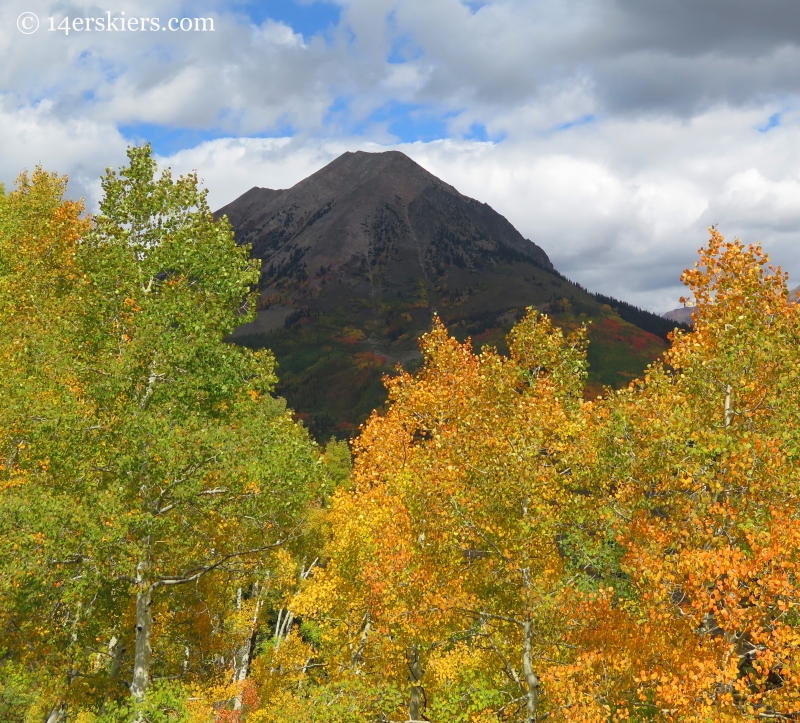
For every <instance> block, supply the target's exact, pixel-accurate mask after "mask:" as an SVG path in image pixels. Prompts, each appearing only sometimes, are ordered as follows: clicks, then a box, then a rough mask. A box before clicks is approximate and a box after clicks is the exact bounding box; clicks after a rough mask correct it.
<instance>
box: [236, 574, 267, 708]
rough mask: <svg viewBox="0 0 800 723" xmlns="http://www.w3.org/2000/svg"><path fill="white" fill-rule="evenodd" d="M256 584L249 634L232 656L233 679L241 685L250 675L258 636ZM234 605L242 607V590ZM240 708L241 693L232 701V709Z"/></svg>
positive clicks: (259, 603)
mask: <svg viewBox="0 0 800 723" xmlns="http://www.w3.org/2000/svg"><path fill="white" fill-rule="evenodd" d="M259 592H260V590H259V586H258V583H255V588H254V593H255V596H256V604H255V609H254V610H253V622H252V624H251V625H250V632H249V635H248V636H247V638H246V639H245V641H244V642H243V643H242V645H241V647H240V648H239V650H238V651H237V654H236V655H235V656H234V677H235V679H236V682H237V683H243V682H244V681H245V680H247V676H248V675H250V664H251V663H252V662H253V653H255V649H256V637H257V635H258V613H259V611H260V609H261V597H260V594H259ZM236 598H237V599H236V605H237V607H238V608H239V609H241V607H242V590H241V588H240V589H239V592H238V594H237V596H236ZM241 707H242V691H241V690H240V691H239V694H238V695H237V696H236V699H235V700H234V701H233V709H234V710H241Z"/></svg>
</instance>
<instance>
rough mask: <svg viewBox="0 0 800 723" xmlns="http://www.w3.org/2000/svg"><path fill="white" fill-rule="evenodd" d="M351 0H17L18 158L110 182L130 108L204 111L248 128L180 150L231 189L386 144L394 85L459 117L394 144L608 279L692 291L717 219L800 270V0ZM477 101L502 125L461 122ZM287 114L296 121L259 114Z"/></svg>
mask: <svg viewBox="0 0 800 723" xmlns="http://www.w3.org/2000/svg"><path fill="white" fill-rule="evenodd" d="M338 2H339V4H340V5H341V22H340V24H339V25H338V27H335V28H332V29H330V30H329V31H328V32H327V34H326V35H325V36H324V37H323V35H316V36H311V37H309V36H308V34H306V36H305V38H304V36H303V35H301V34H300V33H299V32H297V31H296V30H295V29H294V28H292V27H291V26H290V24H289V23H288V22H281V21H279V20H275V19H272V20H270V19H267V20H264V21H263V22H260V23H259V24H256V23H253V22H250V21H249V20H247V19H243V18H242V16H241V14H240V11H239V8H240V7H241V4H233V3H232V2H231V3H228V2H226V1H223V0H202V1H200V2H198V3H196V4H194V5H192V6H191V13H189V11H188V10H187V11H186V12H182V8H183V9H185V8H188V7H189V6H186V5H185V3H182V2H180V0H137V3H136V14H137V15H140V16H150V17H160V18H162V19H166V18H168V17H171V16H178V17H180V16H181V15H185V14H191V15H198V14H199V15H203V16H209V17H214V20H215V28H216V29H215V32H214V33H170V32H158V33H146V34H142V33H95V34H90V33H83V34H79V33H71V34H70V35H69V36H68V37H65V36H63V35H62V34H59V33H50V32H49V31H47V30H46V29H40V31H39V32H38V33H36V34H34V35H30V36H26V35H23V34H21V33H19V32H18V31H17V30H16V27H15V21H16V17H17V16H18V15H19V13H21V12H23V11H31V10H32V9H33V10H35V12H37V13H38V14H39V16H40V18H42V19H46V18H47V17H49V16H51V15H52V16H57V17H62V16H64V15H67V14H69V15H71V16H73V17H74V16H81V17H87V16H98V15H101V14H102V13H103V11H104V10H105V8H102V9H101V8H100V7H98V6H95V5H94V4H93V3H92V2H82V1H78V2H50V1H46V2H41V3H40V4H39V5H37V6H36V7H35V8H32V7H31V4H30V2H27V1H25V0H5V2H3V3H2V5H0V148H2V151H3V152H2V154H0V180H3V181H5V182H6V183H8V182H10V181H13V178H14V176H15V175H16V174H17V173H18V172H19V170H21V169H22V168H23V167H28V168H31V167H33V166H34V165H35V164H36V163H38V162H42V163H43V164H44V165H45V166H46V167H48V168H51V169H55V170H59V171H61V172H67V173H69V174H70V176H71V179H72V182H71V187H70V188H71V192H73V193H74V194H76V195H87V196H88V197H89V200H90V203H95V202H96V194H97V192H98V187H99V183H98V181H97V179H98V178H99V176H100V174H101V173H102V171H103V169H104V168H105V167H106V166H108V165H119V164H120V163H122V162H124V160H125V156H124V150H125V145H126V139H125V138H123V136H122V134H121V133H120V131H119V130H118V129H119V128H120V127H124V126H127V125H136V124H155V125H160V126H163V127H166V128H177V129H195V130H199V131H203V130H205V131H208V132H213V133H216V134H220V133H224V134H225V135H228V136H230V137H227V138H220V139H218V140H212V141H207V142H204V143H200V144H199V145H197V146H196V147H195V148H190V149H186V150H183V151H180V152H179V153H176V154H173V155H171V156H170V157H169V158H167V159H165V160H166V162H168V163H170V164H172V165H173V166H174V167H175V169H176V170H178V171H187V170H191V169H192V168H197V170H198V171H199V173H200V175H201V176H202V177H204V178H205V180H206V183H207V185H208V187H209V188H210V191H211V194H210V199H211V203H212V205H213V206H214V207H219V206H221V205H223V204H224V203H226V202H228V201H230V200H232V199H233V198H235V197H236V196H238V195H239V194H241V193H242V192H244V191H245V190H247V189H248V188H250V187H251V186H253V185H260V186H269V187H285V186H289V185H292V184H293V183H296V182H297V181H299V180H301V179H302V178H303V177H305V176H307V175H309V174H310V173H311V172H313V171H315V170H317V169H318V168H319V167H321V166H322V165H324V164H325V163H327V162H328V161H330V160H332V159H333V158H334V157H335V156H337V155H338V154H339V153H341V152H343V151H345V150H355V149H357V148H361V149H364V150H380V149H381V148H382V147H380V146H378V145H376V142H382V143H388V142H390V141H391V139H392V135H391V133H390V132H389V131H390V125H391V122H392V120H393V119H392V118H391V117H390V118H389V119H388V120H387V119H383V120H381V121H376V120H375V118H374V117H373V114H374V111H375V109H376V108H382V107H383V108H385V107H388V106H387V104H389V103H390V101H394V103H395V105H397V104H407V106H408V107H409V108H412V109H414V108H421V109H422V111H421V112H420V113H419V118H421V119H422V121H420V122H421V123H423V124H424V119H425V117H426V116H425V113H426V112H429V113H430V114H432V115H433V117H434V120H437V118H438V121H437V122H440V123H444V124H445V125H446V127H447V129H448V132H449V134H450V135H451V136H452V137H451V138H450V139H449V140H442V141H436V142H432V143H408V144H399V145H395V146H393V147H396V148H399V149H400V150H403V151H405V152H406V153H408V154H409V155H410V156H412V157H413V158H415V159H416V160H418V161H419V162H420V163H422V165H424V166H425V167H426V168H428V169H429V170H430V171H432V172H433V173H435V174H436V175H438V176H440V177H442V178H443V179H444V180H446V181H447V182H449V183H451V184H453V185H455V186H456V187H457V188H459V190H461V191H462V192H464V193H466V194H468V195H470V196H473V197H475V198H478V199H480V200H482V201H486V202H488V203H490V204H491V205H492V206H493V207H494V208H496V209H497V210H498V211H499V212H501V213H503V214H504V215H505V216H507V217H508V218H509V220H510V221H511V222H512V223H514V225H516V226H517V227H518V228H519V229H520V231H521V232H522V233H523V234H524V235H526V236H528V237H530V238H531V239H532V240H534V241H536V242H537V243H539V244H540V245H541V246H542V247H543V248H545V250H546V251H547V252H548V254H550V256H551V257H552V259H553V261H554V263H555V264H556V266H557V267H558V268H559V269H561V270H562V271H563V272H564V273H566V274H567V275H569V276H571V277H572V278H574V279H575V280H577V281H579V282H581V283H583V284H584V285H586V286H588V287H590V288H592V289H596V290H601V291H604V292H607V293H611V294H614V295H616V296H619V297H621V298H624V299H626V300H629V301H632V302H634V303H638V304H640V305H642V306H645V307H648V308H652V309H655V310H659V311H663V310H666V309H668V308H671V307H673V306H675V305H676V303H677V302H676V300H677V297H678V296H679V295H680V294H681V293H682V287H681V286H680V285H679V283H678V281H677V279H678V275H679V273H680V271H681V269H682V268H683V267H685V266H686V265H689V264H691V263H693V261H694V259H695V250H696V249H697V248H698V247H699V246H700V245H701V244H702V243H704V241H705V237H706V232H705V226H707V225H709V224H714V223H718V224H719V226H720V229H721V230H722V231H723V233H725V234H726V235H729V236H734V235H737V234H738V235H741V236H742V237H743V238H744V240H745V241H752V240H761V241H763V242H764V245H765V247H766V248H767V250H768V251H769V252H770V253H771V255H772V257H773V259H774V260H775V261H776V262H777V263H781V264H783V265H784V266H785V267H786V268H787V269H788V270H789V271H790V272H791V273H792V274H793V275H794V276H797V277H800V246H799V245H798V244H797V234H798V232H800V200H798V199H800V143H798V141H800V112H798V111H796V110H794V109H795V108H798V107H800V103H799V102H798V100H800V80H799V79H800V76H798V74H797V73H796V72H795V70H794V68H795V67H796V66H797V61H798V56H799V55H800V40H798V38H797V37H796V28H797V21H798V20H800V5H798V4H797V3H796V0H775V1H774V2H771V3H769V4H768V5H764V4H757V3H756V4H753V3H752V1H751V0H730V2H728V4H727V5H726V12H725V13H724V14H723V15H720V14H719V12H718V3H717V1H716V0H691V1H690V0H672V2H670V3H663V2H660V0H567V1H566V2H565V1H564V0H495V1H494V2H487V3H483V4H478V5H475V4H473V6H472V7H468V5H467V4H465V3H463V2H460V1H459V0H338ZM112 4H113V6H114V7H113V9H112V11H113V12H114V13H120V12H121V11H123V10H127V11H128V13H129V14H130V12H131V10H132V6H128V7H126V6H125V0H114V2H113V3H112ZM234 10H235V12H234ZM201 11H202V12H201ZM45 23H46V21H45ZM390 57H391V59H392V62H389V58H390ZM402 60H405V62H398V61H402ZM335 102H336V105H335V106H334V105H333V104H334V103H335ZM770 119H772V120H770ZM476 124H477V125H478V126H483V127H485V128H486V131H487V134H488V137H489V138H494V139H498V138H505V140H502V141H501V142H498V143H480V142H477V141H467V140H459V138H463V137H465V136H466V137H469V136H470V135H471V134H472V131H473V130H474V127H475V125H476ZM770 126H774V127H771V128H770ZM286 128H291V129H292V132H293V133H294V136H293V137H292V138H288V137H287V138H279V139H275V138H261V137H252V136H262V135H270V134H275V133H284V132H285V129H286ZM759 128H761V129H762V130H765V131H766V130H768V132H759V130H758V129H759ZM795 249H798V250H795Z"/></svg>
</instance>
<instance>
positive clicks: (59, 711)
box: [47, 703, 67, 723]
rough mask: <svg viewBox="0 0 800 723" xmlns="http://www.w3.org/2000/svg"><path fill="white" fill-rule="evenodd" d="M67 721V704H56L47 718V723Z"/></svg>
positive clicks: (63, 722)
mask: <svg viewBox="0 0 800 723" xmlns="http://www.w3.org/2000/svg"><path fill="white" fill-rule="evenodd" d="M66 720H67V704H66V703H57V704H56V705H55V707H54V708H53V710H51V711H50V715H48V716H47V723H65V721H66Z"/></svg>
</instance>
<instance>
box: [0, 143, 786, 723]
mask: <svg viewBox="0 0 800 723" xmlns="http://www.w3.org/2000/svg"><path fill="white" fill-rule="evenodd" d="M65 184H66V180H65V179H64V178H62V177H59V176H57V175H55V174H50V173H46V172H44V171H43V170H41V169H37V170H36V171H35V172H34V173H33V174H32V175H30V176H28V175H26V174H23V175H22V176H21V177H20V178H19V180H18V184H17V188H16V190H14V191H11V192H8V193H2V194H0V396H2V399H3V404H2V405H1V406H0V631H2V635H0V720H3V721H9V722H17V721H19V722H20V723H21V722H23V721H24V722H25V723H28V722H33V721H47V723H67V722H70V723H71V722H72V721H75V722H76V723H77V722H80V723H123V722H126V723H127V722H131V721H139V722H145V721H148V722H150V723H167V722H168V721H169V722H172V721H176V722H177V721H181V722H183V721H186V722H188V721H192V722H193V723H238V722H239V721H241V722H242V723H244V722H245V721H246V722H248V723H289V722H295V721H309V722H312V721H313V722H315V723H355V722H356V721H359V722H360V721H375V722H376V723H377V722H379V721H381V722H385V721H396V722H400V721H433V722H437V723H451V722H458V721H463V722H464V723H467V722H469V723H478V722H480V723H489V722H490V721H492V722H496V721H508V722H511V721H518V722H520V723H521V722H523V721H524V722H525V723H534V722H536V721H544V720H547V721H554V722H555V721H558V722H563V723H573V722H576V721H577V722H579V723H623V722H624V723H649V722H655V721H662V722H664V723H678V722H679V721H680V722H681V723H684V722H691V723H723V722H724V723H733V722H739V721H741V722H744V721H756V720H776V721H791V720H796V719H797V718H798V717H800V616H799V613H800V610H799V609H798V604H800V578H799V577H798V575H799V573H800V558H799V555H800V553H798V550H800V525H799V524H798V519H797V517H798V503H799V502H800V497H799V495H800V476H799V475H798V460H799V459H800V431H798V409H800V392H799V391H798V384H797V379H798V375H800V344H799V343H798V337H799V336H800V305H797V304H791V303H789V302H788V300H787V299H788V291H787V286H786V276H785V274H783V273H782V272H781V271H780V270H779V269H773V268H772V267H771V266H769V265H768V259H767V257H766V256H765V254H764V253H763V252H762V250H761V248H760V247H757V246H747V247H746V246H744V245H743V244H742V243H741V242H739V241H734V242H726V241H725V240H724V239H723V237H722V236H721V235H720V234H719V233H718V232H717V231H715V230H712V232H711V237H710V240H709V241H708V244H707V245H706V246H705V247H704V248H703V249H702V250H701V258H700V261H699V263H698V265H697V266H696V267H694V268H692V269H690V270H688V271H686V272H685V273H684V275H683V280H684V282H685V283H686V285H687V286H688V287H689V289H690V292H691V300H692V301H693V302H694V303H695V304H696V320H695V324H694V327H693V329H692V331H690V332H688V331H681V330H679V331H676V332H675V333H674V335H673V336H672V337H671V339H670V348H669V350H668V351H667V353H666V354H665V355H664V358H663V360H661V361H657V362H655V363H653V364H652V365H650V366H649V367H648V368H647V369H646V370H645V372H644V374H643V375H642V376H641V378H639V379H636V380H634V381H632V382H631V383H630V384H629V385H628V386H627V387H625V388H623V389H620V390H616V391H613V390H607V391H605V392H604V393H603V394H602V395H601V396H597V397H594V398H592V399H591V400H589V401H586V400H585V395H584V389H585V382H586V376H587V365H588V362H587V359H589V358H591V354H592V347H591V342H590V341H587V337H588V334H587V329H586V327H585V326H582V325H580V324H577V323H576V324H573V325H571V326H569V325H564V326H565V328H561V327H559V326H558V325H557V324H555V323H554V321H553V320H552V319H551V315H550V314H545V313H542V312H541V311H540V310H537V309H535V308H530V309H528V310H527V312H526V313H525V315H524V316H523V317H522V318H521V319H520V320H519V321H517V322H516V323H514V325H513V328H512V329H511V331H510V332H509V334H508V335H507V337H506V339H505V345H504V348H505V350H506V353H504V352H502V351H498V350H497V349H496V348H484V349H483V350H482V351H477V350H476V349H475V348H474V346H473V345H472V344H471V343H467V342H463V341H459V340H458V339H457V338H455V337H454V336H453V335H452V334H451V332H450V330H448V328H447V327H446V325H445V324H444V323H443V321H442V320H441V319H440V318H438V317H437V318H435V319H434V322H433V326H432V328H431V329H430V331H429V332H428V333H426V334H425V335H424V336H423V337H422V339H421V342H420V345H421V354H422V363H421V366H419V368H418V369H417V370H416V371H414V372H402V373H398V374H397V375H395V376H393V377H387V378H386V380H385V383H386V386H387V392H388V402H387V403H386V405H385V408H384V409H383V410H382V411H381V412H380V413H378V412H373V413H372V415H371V416H370V417H369V420H368V421H367V423H366V425H364V427H363V428H362V429H360V430H359V432H358V434H357V435H356V436H355V437H354V439H353V440H352V442H351V445H350V447H349V448H348V446H347V444H346V443H344V442H331V443H330V444H329V445H328V446H327V447H325V448H322V447H320V446H318V444H317V443H316V442H314V441H313V440H312V439H311V438H310V436H309V434H308V432H307V431H306V429H305V428H304V427H303V426H301V425H299V424H298V423H296V422H295V421H293V418H292V415H291V412H290V411H289V410H288V409H287V408H286V405H285V403H284V402H283V401H282V400H281V399H279V398H277V397H275V396H274V389H275V385H276V381H277V379H276V375H275V372H274V359H273V357H272V355H271V354H270V353H269V352H267V351H251V350H249V349H247V348H244V347H240V346H237V345H235V344H232V343H230V342H229V341H226V339H228V335H229V334H230V333H231V332H232V331H233V329H234V328H235V327H236V326H237V325H238V324H241V323H243V322H250V321H252V320H253V318H254V309H255V305H256V298H255V295H254V293H253V291H252V289H253V288H254V287H255V284H256V283H257V281H258V278H259V274H260V270H259V264H258V261H257V260H255V261H254V260H253V259H251V257H250V254H249V250H248V249H247V248H246V247H242V246H238V245H237V244H236V242H235V240H234V235H233V232H232V229H231V227H230V225H229V224H228V222H227V221H226V220H224V219H222V220H214V217H213V216H212V214H211V213H210V211H209V209H208V207H207V204H206V201H205V195H204V192H202V191H200V190H199V189H198V186H197V179H196V177H194V176H189V177H184V178H180V179H173V178H172V177H171V175H170V174H169V172H163V173H158V171H157V169H156V166H155V163H154V161H153V159H152V154H151V152H150V149H149V147H143V148H133V149H131V150H130V151H129V166H127V167H125V168H123V169H121V170H120V171H119V172H118V173H115V172H111V171H110V172H109V173H108V174H107V175H106V176H105V177H104V179H103V190H104V200H103V202H102V205H101V211H100V214H98V215H97V216H95V217H93V218H87V217H85V216H84V214H83V208H82V206H81V205H80V204H79V203H74V202H71V201H66V200H64V198H63V196H64V190H65ZM553 312H555V314H557V313H559V309H558V308H554V309H553ZM620 313H622V312H620ZM626 313H628V312H626ZM631 313H632V312H631ZM609 318H611V317H609Z"/></svg>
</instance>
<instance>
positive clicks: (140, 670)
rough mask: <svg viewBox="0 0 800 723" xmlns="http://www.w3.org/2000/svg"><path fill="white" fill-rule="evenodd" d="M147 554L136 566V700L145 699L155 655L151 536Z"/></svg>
mask: <svg viewBox="0 0 800 723" xmlns="http://www.w3.org/2000/svg"><path fill="white" fill-rule="evenodd" d="M145 546H146V548H147V552H148V554H147V556H146V558H145V559H144V560H142V561H141V562H140V563H139V564H138V565H137V567H136V584H137V587H138V591H137V593H136V648H135V652H134V662H133V682H132V683H131V695H132V696H133V697H134V698H135V699H136V700H144V696H145V693H146V691H147V686H148V684H149V682H150V659H151V657H152V655H153V648H152V643H151V636H152V631H153V614H152V610H151V603H152V600H153V586H152V584H151V583H150V580H149V579H148V575H147V573H148V570H149V567H150V561H149V548H150V538H149V537H147V538H145Z"/></svg>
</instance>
